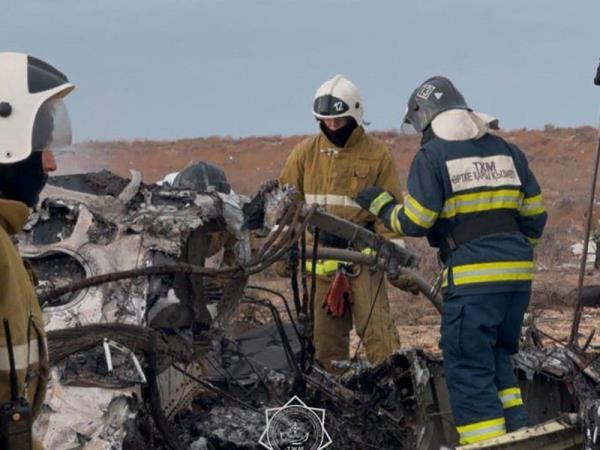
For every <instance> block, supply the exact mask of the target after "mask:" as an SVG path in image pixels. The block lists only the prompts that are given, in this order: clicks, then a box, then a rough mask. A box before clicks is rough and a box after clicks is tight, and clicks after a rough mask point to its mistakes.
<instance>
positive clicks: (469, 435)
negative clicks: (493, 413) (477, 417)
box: [456, 417, 506, 445]
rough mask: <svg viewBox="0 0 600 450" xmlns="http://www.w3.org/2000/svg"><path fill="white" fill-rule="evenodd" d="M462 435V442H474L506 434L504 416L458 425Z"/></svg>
mask: <svg viewBox="0 0 600 450" xmlns="http://www.w3.org/2000/svg"><path fill="white" fill-rule="evenodd" d="M456 429H457V430H458V434H459V435H460V444H461V445H465V444H473V443H475V442H479V441H483V440H486V439H492V438H495V437H497V436H502V435H503V434H506V424H505V422H504V417H499V418H497V419H491V420H484V421H483V422H476V423H471V424H468V425H462V426H460V427H456Z"/></svg>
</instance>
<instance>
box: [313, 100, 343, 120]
mask: <svg viewBox="0 0 600 450" xmlns="http://www.w3.org/2000/svg"><path fill="white" fill-rule="evenodd" d="M349 110H350V106H348V104H347V103H346V102H345V101H344V100H342V99H340V98H337V97H334V96H333V95H322V96H320V97H317V98H315V102H314V104H313V113H314V115H315V116H317V117H340V116H344V115H346V113H348V111H349Z"/></svg>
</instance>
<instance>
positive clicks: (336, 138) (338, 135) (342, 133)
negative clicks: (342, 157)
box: [319, 117, 358, 148]
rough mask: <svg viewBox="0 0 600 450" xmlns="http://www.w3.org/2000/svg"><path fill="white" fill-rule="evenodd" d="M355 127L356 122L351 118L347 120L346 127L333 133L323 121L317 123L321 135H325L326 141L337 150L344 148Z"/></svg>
mask: <svg viewBox="0 0 600 450" xmlns="http://www.w3.org/2000/svg"><path fill="white" fill-rule="evenodd" d="M357 126H358V124H357V123H356V120H354V118H353V117H350V118H349V120H348V123H347V124H346V125H344V126H343V127H342V128H340V129H339V130H335V131H332V130H330V129H329V128H327V127H326V126H325V124H324V123H323V121H319V127H320V128H321V131H322V132H323V134H325V136H327V139H329V140H330V141H331V142H332V143H333V144H335V146H336V147H339V148H344V147H345V146H346V143H347V142H348V139H350V136H351V135H352V132H353V131H354V130H355V129H356V127H357Z"/></svg>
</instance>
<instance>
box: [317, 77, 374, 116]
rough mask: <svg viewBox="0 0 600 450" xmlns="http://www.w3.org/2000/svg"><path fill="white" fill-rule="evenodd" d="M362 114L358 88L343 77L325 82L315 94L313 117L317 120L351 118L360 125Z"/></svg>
mask: <svg viewBox="0 0 600 450" xmlns="http://www.w3.org/2000/svg"><path fill="white" fill-rule="evenodd" d="M363 112H364V110H363V103H362V98H361V97H360V93H359V92H358V88H357V87H356V86H355V85H354V83H352V82H351V81H350V80H348V79H347V78H346V77H344V76H343V75H336V76H335V77H333V78H331V79H330V80H327V81H326V82H325V83H323V84H322V85H321V87H320V88H319V89H318V90H317V93H316V94H315V101H314V103H313V115H314V116H315V117H316V118H317V119H333V118H336V117H353V118H354V120H356V123H357V124H358V125H362V123H363Z"/></svg>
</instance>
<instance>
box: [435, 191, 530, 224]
mask: <svg viewBox="0 0 600 450" xmlns="http://www.w3.org/2000/svg"><path fill="white" fill-rule="evenodd" d="M522 198H523V193H522V192H521V191H519V190H518V189H500V190H497V191H484V192H476V193H474V194H462V195H455V196H453V197H450V198H449V199H448V200H446V202H444V208H443V209H442V213H441V214H440V217H441V218H443V219H450V218H452V217H454V216H456V215H457V214H469V213H474V212H482V211H489V210H493V209H519V208H520V207H521V201H522Z"/></svg>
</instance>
